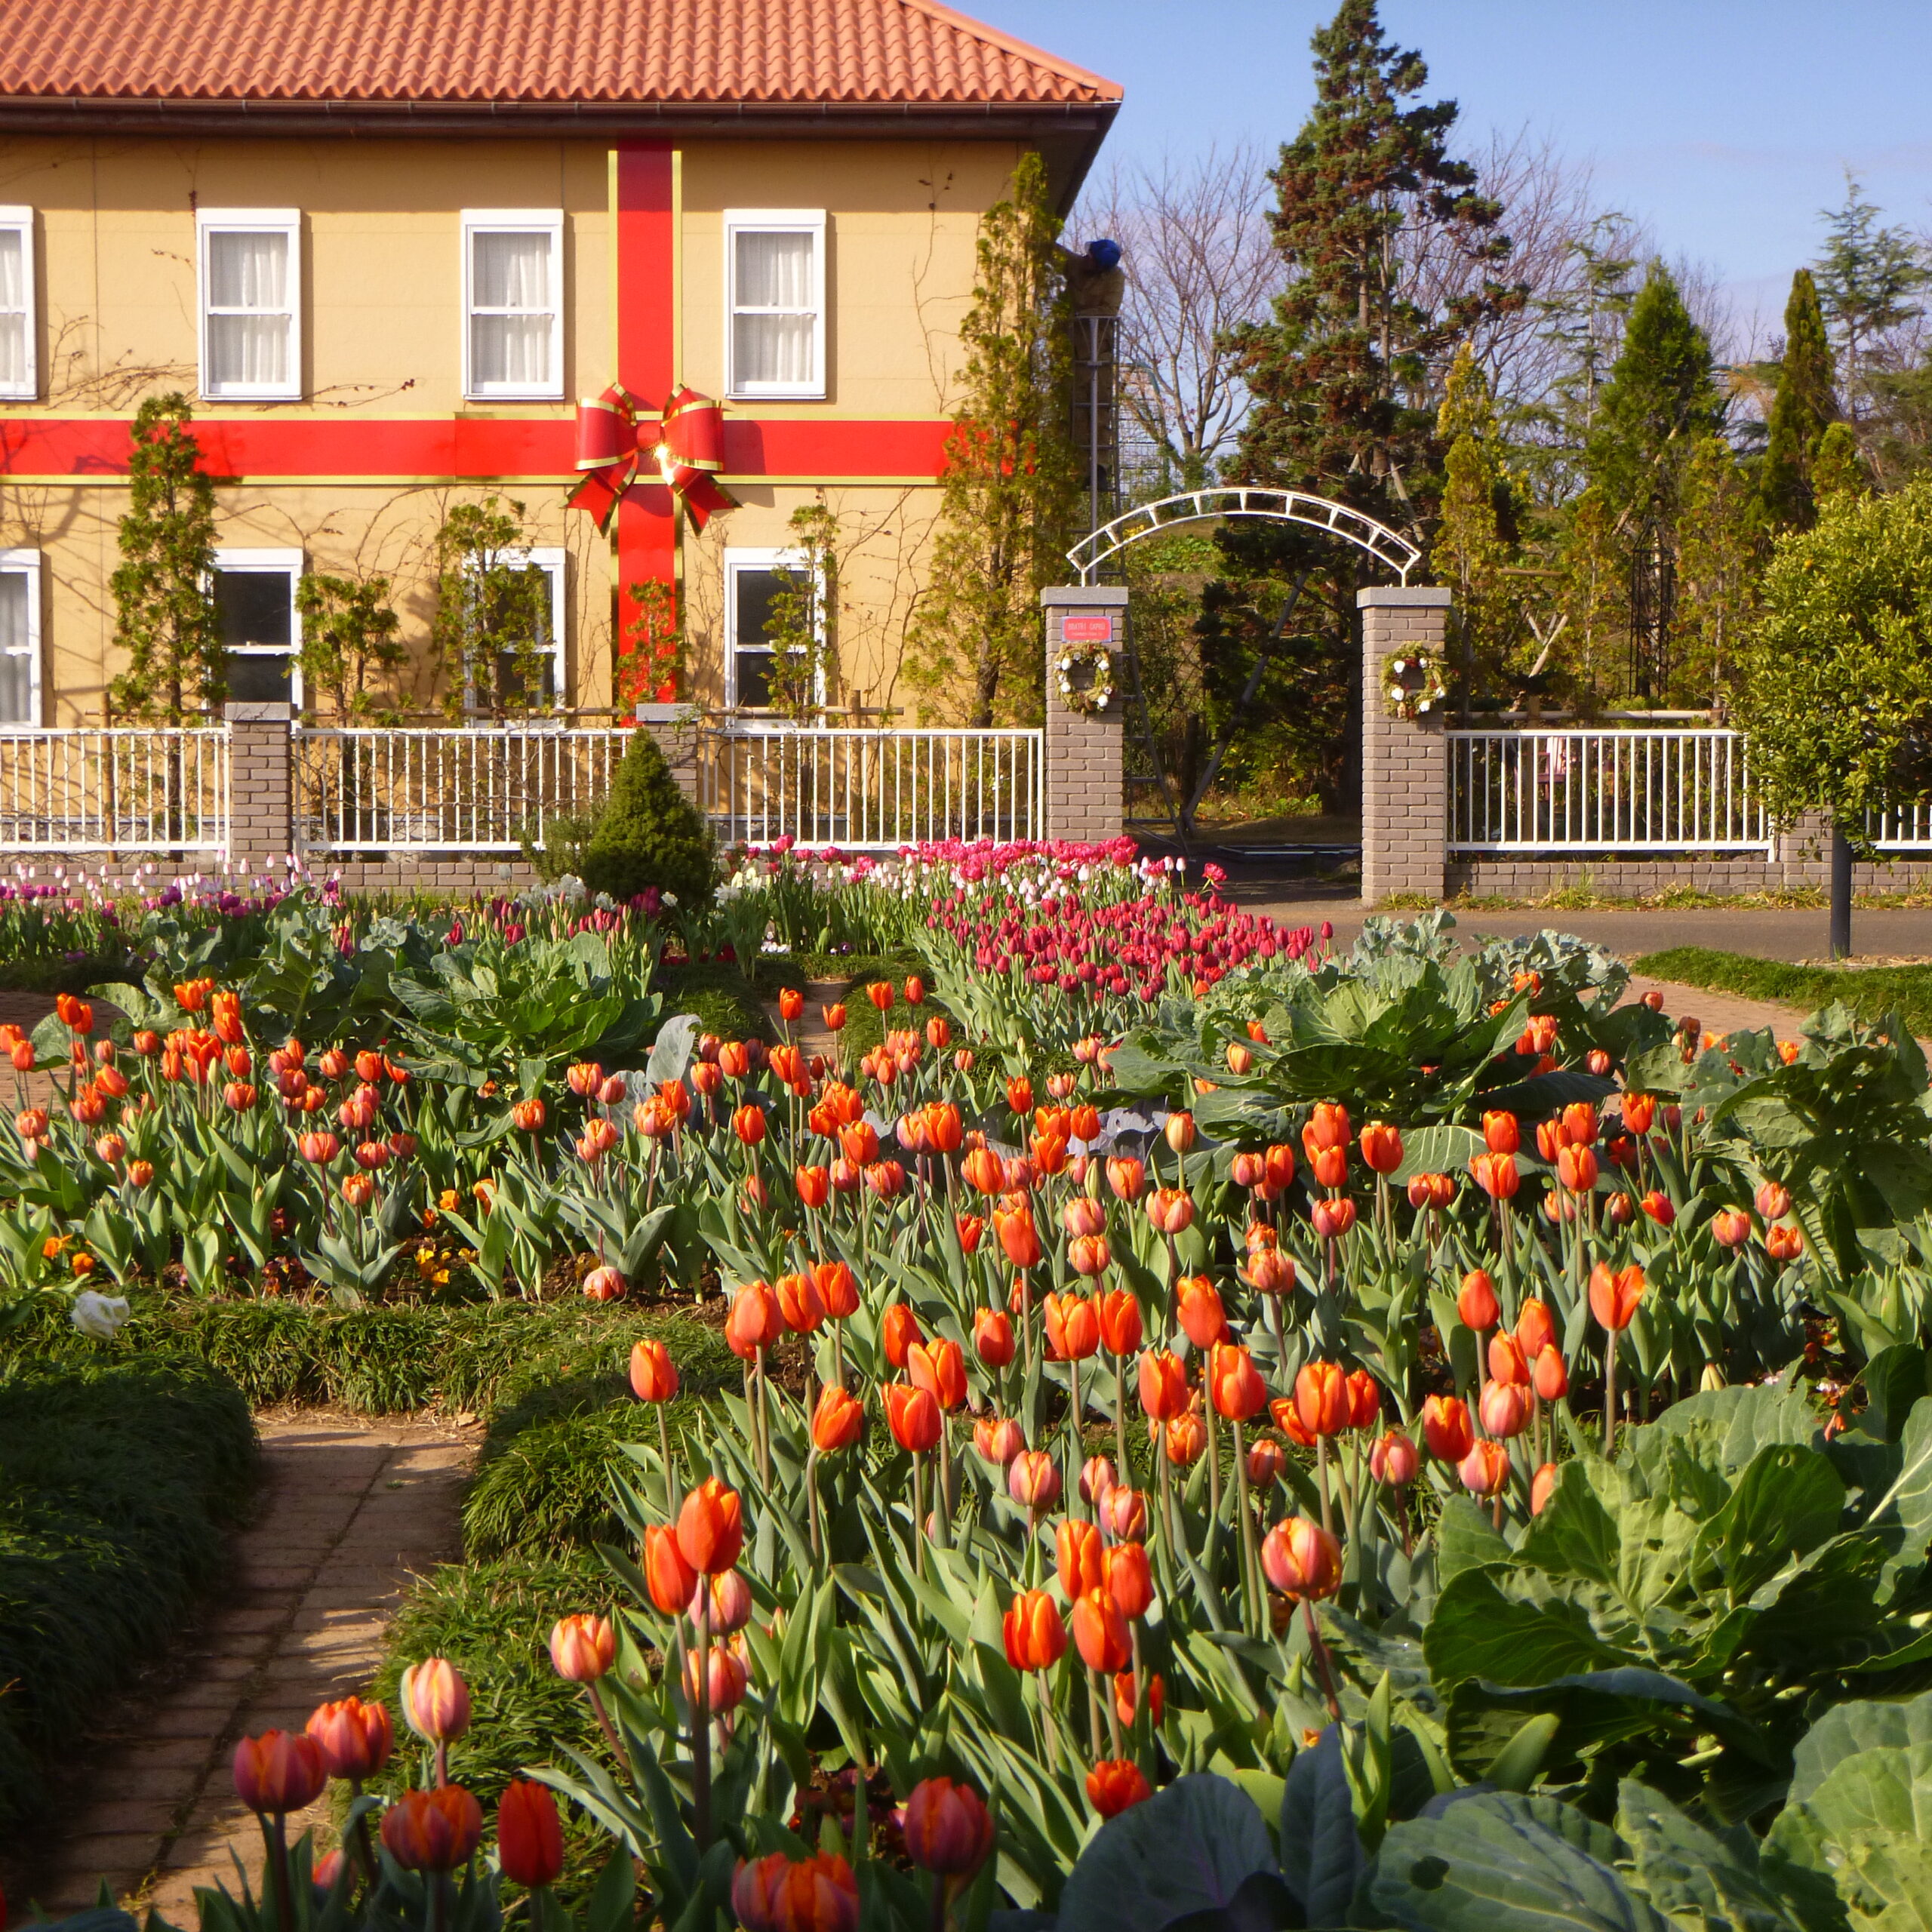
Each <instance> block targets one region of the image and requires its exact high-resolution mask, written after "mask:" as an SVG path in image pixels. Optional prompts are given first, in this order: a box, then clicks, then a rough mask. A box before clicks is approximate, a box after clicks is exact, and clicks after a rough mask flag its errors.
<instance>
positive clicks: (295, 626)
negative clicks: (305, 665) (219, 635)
mask: <svg viewBox="0 0 1932 1932" xmlns="http://www.w3.org/2000/svg"><path fill="white" fill-rule="evenodd" d="M209 561H210V562H211V565H212V567H213V568H214V569H215V570H217V571H254V572H256V573H257V574H260V575H261V576H263V577H272V576H275V575H277V574H280V573H282V572H286V573H287V574H288V648H287V649H286V650H283V649H281V648H278V647H276V646H275V645H224V646H223V652H224V654H226V655H227V656H230V657H286V658H287V659H288V701H289V703H290V705H291V706H292V707H293V709H295V710H297V711H300V709H302V706H303V690H302V611H301V607H300V605H298V604H297V602H296V601H295V593H296V592H297V590H298V589H300V588H301V584H302V577H303V572H304V571H306V570H307V569H308V568H309V559H308V557H307V555H306V553H305V552H303V551H300V550H288V549H275V548H273V547H269V548H255V547H251V546H247V545H238V544H233V543H217V545H216V546H215V547H214V554H213V555H212V557H211V558H210V560H209ZM208 594H209V595H211V596H212V595H214V582H213V580H210V582H209V584H208Z"/></svg>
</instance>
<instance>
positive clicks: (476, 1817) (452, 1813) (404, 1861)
mask: <svg viewBox="0 0 1932 1932" xmlns="http://www.w3.org/2000/svg"><path fill="white" fill-rule="evenodd" d="M482 1835H483V1807H481V1805H480V1804H478V1803H477V1801H476V1800H475V1798H473V1797H472V1795H470V1794H469V1792H466V1791H465V1790H464V1789H463V1786H461V1785H460V1784H446V1785H443V1786H439V1787H438V1789H435V1790H434V1791H405V1792H404V1793H403V1794H402V1795H401V1797H400V1798H397V1799H396V1800H395V1802H394V1803H393V1804H391V1805H390V1807H389V1809H388V1810H386V1811H385V1812H384V1813H383V1850H386V1852H387V1853H388V1854H389V1856H390V1857H392V1858H393V1859H394V1860H395V1862H396V1863H398V1865H400V1866H401V1867H402V1868H403V1869H404V1870H405V1871H406V1872H453V1871H454V1870H455V1869H456V1868H457V1866H459V1865H461V1864H463V1863H465V1862H466V1860H468V1859H469V1855H470V1854H471V1853H472V1852H473V1851H474V1850H475V1849H476V1845H477V1841H478V1839H479V1838H481V1837H482Z"/></svg>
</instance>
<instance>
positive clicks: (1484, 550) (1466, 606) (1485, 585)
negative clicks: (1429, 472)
mask: <svg viewBox="0 0 1932 1932" xmlns="http://www.w3.org/2000/svg"><path fill="white" fill-rule="evenodd" d="M1436 434H1437V435H1438V436H1439V437H1440V438H1441V440H1442V441H1443V442H1444V443H1445V444H1446V445H1447V446H1448V452H1449V453H1448V455H1447V457H1446V458H1445V459H1444V482H1443V490H1442V514H1441V521H1440V522H1439V523H1438V525H1437V526H1436V532H1435V544H1434V546H1432V549H1431V550H1430V552H1429V568H1430V570H1431V571H1432V573H1433V574H1435V577H1436V579H1437V580H1438V582H1440V583H1445V584H1447V585H1448V586H1449V587H1450V588H1451V589H1452V590H1453V591H1454V592H1455V594H1456V601H1455V606H1454V608H1455V614H1456V621H1457V626H1458V629H1459V632H1460V638H1461V643H1462V655H1463V673H1464V675H1465V678H1468V679H1469V680H1471V681H1474V678H1475V676H1476V675H1477V672H1478V666H1479V665H1480V666H1481V667H1482V669H1484V670H1487V671H1489V672H1495V671H1497V670H1500V669H1501V667H1502V663H1503V657H1504V655H1505V654H1506V651H1507V649H1508V647H1509V641H1510V635H1511V632H1512V628H1513V626H1512V621H1511V620H1512V599H1511V598H1510V597H1509V591H1508V580H1506V578H1505V577H1504V576H1503V571H1504V569H1505V568H1506V565H1508V562H1509V552H1510V546H1509V543H1507V542H1506V540H1505V539H1504V537H1503V528H1502V518H1501V516H1500V515H1499V505H1500V504H1502V503H1506V501H1507V499H1508V496H1509V477H1508V474H1507V472H1506V471H1505V469H1504V468H1503V455H1502V450H1501V447H1500V443H1499V441H1498V438H1497V426H1496V410H1495V406H1494V401H1493V400H1492V398H1491V395H1490V390H1489V383H1488V382H1487V379H1486V378H1485V377H1484V374H1483V372H1482V369H1481V365H1479V364H1478V362H1477V361H1476V358H1475V352H1474V351H1473V350H1472V349H1471V348H1470V346H1469V344H1468V343H1463V346H1461V347H1460V349H1457V352H1456V359H1455V361H1454V362H1453V363H1452V364H1451V365H1450V370H1449V380H1448V382H1447V384H1446V385H1445V386H1444V390H1443V395H1442V408H1441V411H1440V412H1439V414H1438V416H1437V418H1436Z"/></svg>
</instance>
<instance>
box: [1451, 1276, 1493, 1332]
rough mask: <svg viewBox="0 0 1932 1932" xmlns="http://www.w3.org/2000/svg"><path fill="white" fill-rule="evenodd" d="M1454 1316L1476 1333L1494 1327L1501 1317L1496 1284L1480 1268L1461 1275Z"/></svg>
mask: <svg viewBox="0 0 1932 1932" xmlns="http://www.w3.org/2000/svg"><path fill="white" fill-rule="evenodd" d="M1456 1318H1457V1321H1460V1322H1461V1323H1462V1324H1463V1327H1465V1328H1473V1329H1474V1330H1475V1331H1476V1333H1477V1334H1484V1333H1485V1332H1486V1331H1487V1330H1489V1329H1491V1328H1494V1327H1495V1326H1496V1324H1497V1322H1498V1321H1500V1320H1501V1319H1502V1318H1503V1306H1502V1304H1501V1303H1500V1302H1499V1301H1497V1299H1496V1284H1495V1283H1494V1281H1491V1279H1490V1278H1489V1276H1488V1275H1487V1274H1486V1273H1485V1272H1484V1271H1483V1270H1482V1269H1480V1268H1474V1269H1471V1270H1470V1271H1469V1273H1468V1274H1466V1275H1464V1276H1463V1286H1462V1289H1461V1291H1460V1293H1459V1294H1457V1297H1456Z"/></svg>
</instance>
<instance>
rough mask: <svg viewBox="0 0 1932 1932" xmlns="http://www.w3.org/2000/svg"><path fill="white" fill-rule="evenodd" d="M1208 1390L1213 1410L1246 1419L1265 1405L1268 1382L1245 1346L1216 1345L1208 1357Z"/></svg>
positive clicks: (1233, 1419) (1233, 1418)
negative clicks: (1261, 1374)
mask: <svg viewBox="0 0 1932 1932" xmlns="http://www.w3.org/2000/svg"><path fill="white" fill-rule="evenodd" d="M1207 1382H1208V1393H1209V1395H1210V1397H1211V1399H1212V1400H1213V1401H1214V1407H1215V1411H1216V1413H1217V1414H1220V1415H1223V1416H1226V1417H1227V1419H1228V1420H1229V1421H1230V1422H1246V1421H1247V1419H1248V1418H1249V1417H1251V1416H1254V1415H1258V1414H1260V1412H1261V1411H1262V1410H1263V1409H1265V1408H1266V1407H1267V1406H1268V1385H1267V1384H1266V1383H1265V1382H1263V1380H1262V1379H1261V1377H1260V1374H1259V1372H1258V1371H1257V1370H1256V1368H1255V1366H1254V1358H1253V1357H1252V1356H1251V1355H1249V1353H1248V1352H1247V1349H1241V1348H1229V1347H1226V1346H1217V1348H1215V1349H1214V1351H1213V1352H1212V1353H1211V1355H1210V1356H1209V1358H1208V1364H1207Z"/></svg>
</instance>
